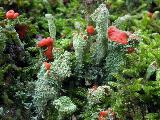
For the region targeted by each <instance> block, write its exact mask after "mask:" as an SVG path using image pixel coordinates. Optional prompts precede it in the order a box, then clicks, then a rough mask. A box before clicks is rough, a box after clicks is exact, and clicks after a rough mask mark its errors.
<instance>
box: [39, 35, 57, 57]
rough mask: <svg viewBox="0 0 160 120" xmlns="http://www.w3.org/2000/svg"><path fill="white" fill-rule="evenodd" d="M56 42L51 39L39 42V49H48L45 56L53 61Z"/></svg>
mask: <svg viewBox="0 0 160 120" xmlns="http://www.w3.org/2000/svg"><path fill="white" fill-rule="evenodd" d="M53 44H54V40H53V39H52V38H50V37H48V38H46V39H42V40H41V41H39V42H38V44H37V45H38V47H47V50H46V51H45V52H44V55H45V56H46V57H47V58H48V60H51V59H52V58H53V55H52V49H53Z"/></svg>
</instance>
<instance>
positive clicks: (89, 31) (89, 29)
mask: <svg viewBox="0 0 160 120" xmlns="http://www.w3.org/2000/svg"><path fill="white" fill-rule="evenodd" d="M94 32H95V28H94V27H93V26H92V25H90V26H87V33H88V34H89V35H93V34H94Z"/></svg>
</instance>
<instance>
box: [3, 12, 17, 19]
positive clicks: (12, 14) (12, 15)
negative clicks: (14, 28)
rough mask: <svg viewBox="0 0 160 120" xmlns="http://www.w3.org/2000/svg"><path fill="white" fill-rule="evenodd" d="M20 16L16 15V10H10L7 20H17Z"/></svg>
mask: <svg viewBox="0 0 160 120" xmlns="http://www.w3.org/2000/svg"><path fill="white" fill-rule="evenodd" d="M18 16H19V13H15V12H14V10H9V11H8V12H7V13H6V18H8V19H16V18H17V17H18Z"/></svg>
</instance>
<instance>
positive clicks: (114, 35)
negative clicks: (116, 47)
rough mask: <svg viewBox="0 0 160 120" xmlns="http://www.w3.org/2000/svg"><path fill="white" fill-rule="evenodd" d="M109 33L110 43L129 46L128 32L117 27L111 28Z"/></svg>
mask: <svg viewBox="0 0 160 120" xmlns="http://www.w3.org/2000/svg"><path fill="white" fill-rule="evenodd" d="M107 32H108V33H107V34H108V38H109V40H110V41H114V42H117V43H120V44H124V45H125V44H128V40H127V39H128V35H127V33H126V32H124V31H121V30H119V29H118V28H116V27H115V26H110V27H109V28H108V31H107Z"/></svg>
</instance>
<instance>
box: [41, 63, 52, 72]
mask: <svg viewBox="0 0 160 120" xmlns="http://www.w3.org/2000/svg"><path fill="white" fill-rule="evenodd" d="M43 64H44V65H45V69H46V70H50V68H51V64H50V63H48V62H44V63H43Z"/></svg>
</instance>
